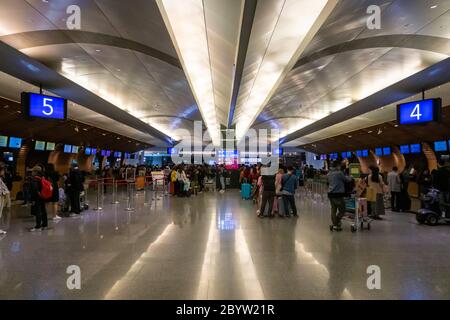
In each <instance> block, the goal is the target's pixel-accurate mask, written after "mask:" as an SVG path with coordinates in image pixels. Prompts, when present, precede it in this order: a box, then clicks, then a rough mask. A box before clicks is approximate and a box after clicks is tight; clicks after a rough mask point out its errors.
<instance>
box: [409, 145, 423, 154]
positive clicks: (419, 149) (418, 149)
mask: <svg viewBox="0 0 450 320" xmlns="http://www.w3.org/2000/svg"><path fill="white" fill-rule="evenodd" d="M410 147H411V148H410V149H411V153H421V152H422V146H421V145H420V143H416V144H412V145H411V146H410Z"/></svg>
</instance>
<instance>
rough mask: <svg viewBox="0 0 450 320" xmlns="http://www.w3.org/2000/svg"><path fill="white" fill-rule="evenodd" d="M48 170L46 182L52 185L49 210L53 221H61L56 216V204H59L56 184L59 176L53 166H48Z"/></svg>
mask: <svg viewBox="0 0 450 320" xmlns="http://www.w3.org/2000/svg"><path fill="white" fill-rule="evenodd" d="M47 169H50V170H49V171H48V173H47V180H49V181H50V182H51V183H52V187H53V194H52V198H51V199H50V201H49V203H50V204H49V206H50V208H51V215H52V216H53V218H52V219H53V220H61V217H60V216H59V215H58V202H59V186H58V182H59V179H60V178H61V176H60V175H59V173H58V172H56V171H55V169H54V168H53V166H50V167H49V168H47Z"/></svg>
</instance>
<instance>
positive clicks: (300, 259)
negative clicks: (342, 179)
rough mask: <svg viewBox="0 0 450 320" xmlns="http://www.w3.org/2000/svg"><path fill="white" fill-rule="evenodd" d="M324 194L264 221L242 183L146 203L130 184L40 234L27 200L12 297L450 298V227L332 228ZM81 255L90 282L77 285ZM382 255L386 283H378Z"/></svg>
mask: <svg viewBox="0 0 450 320" xmlns="http://www.w3.org/2000/svg"><path fill="white" fill-rule="evenodd" d="M313 198H314V197H311V196H308V197H305V196H299V197H298V198H297V202H298V206H299V211H300V218H299V219H298V220H296V219H273V220H268V219H264V220H260V219H258V218H257V217H256V216H255V213H254V207H253V204H252V203H251V202H249V201H243V200H241V199H240V197H239V193H238V192H237V191H228V192H227V193H225V194H223V195H221V194H219V193H212V192H211V193H203V194H200V195H198V196H196V197H191V198H189V199H184V198H172V197H162V198H161V199H160V200H156V201H153V202H152V203H151V206H144V195H142V194H141V195H138V196H137V197H136V203H135V211H134V212H128V211H125V210H124V209H125V207H126V203H125V201H124V200H123V196H122V195H121V196H120V197H119V200H120V201H121V203H120V204H118V205H112V204H109V203H110V202H111V199H110V198H109V197H107V198H106V200H105V207H104V210H103V211H102V212H96V211H87V212H85V213H84V214H83V215H82V216H81V217H76V218H65V219H63V220H61V221H59V222H58V223H53V222H51V223H50V226H51V229H50V230H47V231H44V232H42V233H37V234H32V233H29V232H27V227H31V226H33V219H32V218H31V217H29V215H28V213H27V211H25V210H26V209H25V208H21V207H15V208H13V211H12V214H11V213H6V214H5V215H4V217H3V219H2V220H3V221H2V227H3V228H6V229H7V230H8V234H7V235H6V236H3V237H1V238H0V239H1V240H0V299H449V298H450V226H447V225H442V226H437V227H428V226H421V225H418V224H417V223H416V222H415V217H414V215H412V214H406V213H396V214H394V213H388V214H387V216H386V217H385V219H384V220H383V221H376V222H374V223H373V224H372V230H371V231H364V232H359V233H355V234H352V233H351V232H350V224H349V223H346V225H345V230H344V231H343V232H341V233H331V232H330V231H329V228H328V224H329V214H328V210H329V209H328V207H327V204H326V202H325V203H324V204H321V201H320V199H313ZM92 206H93V201H92V199H91V207H92ZM11 216H12V218H11ZM70 265H76V266H79V267H80V270H81V290H69V289H68V288H67V284H66V282H67V278H68V277H69V275H68V274H67V273H66V269H67V267H68V266H70ZM370 265H377V266H379V267H380V270H381V289H380V290H369V289H368V288H367V284H366V282H367V278H368V277H369V275H368V274H367V267H368V266H370Z"/></svg>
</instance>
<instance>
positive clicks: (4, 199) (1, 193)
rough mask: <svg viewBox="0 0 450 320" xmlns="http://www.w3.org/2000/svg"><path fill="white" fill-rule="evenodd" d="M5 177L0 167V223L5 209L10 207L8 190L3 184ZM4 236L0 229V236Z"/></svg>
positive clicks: (4, 232) (2, 168) (3, 169)
mask: <svg viewBox="0 0 450 320" xmlns="http://www.w3.org/2000/svg"><path fill="white" fill-rule="evenodd" d="M4 177H5V168H4V167H3V166H0V222H1V221H2V220H1V219H2V213H3V209H4V208H5V207H8V208H10V207H11V199H10V197H9V194H10V193H9V190H8V187H7V186H6V184H5V183H4V182H3V179H4ZM3 234H6V231H4V230H2V229H0V235H3Z"/></svg>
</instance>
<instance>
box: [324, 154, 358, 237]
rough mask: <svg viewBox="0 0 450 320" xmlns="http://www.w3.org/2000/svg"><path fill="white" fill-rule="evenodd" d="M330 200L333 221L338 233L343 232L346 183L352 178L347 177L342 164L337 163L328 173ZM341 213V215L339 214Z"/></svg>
mask: <svg viewBox="0 0 450 320" xmlns="http://www.w3.org/2000/svg"><path fill="white" fill-rule="evenodd" d="M327 178H328V199H329V200H330V204H331V221H332V223H333V228H334V230H336V231H341V230H342V227H341V220H342V217H343V216H344V214H345V199H344V198H345V183H346V182H349V181H351V180H352V177H350V176H345V175H344V173H343V172H342V170H341V163H340V162H339V161H335V162H334V163H333V167H332V168H331V169H330V172H329V173H328V176H327ZM338 211H339V213H337V212H338Z"/></svg>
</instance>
